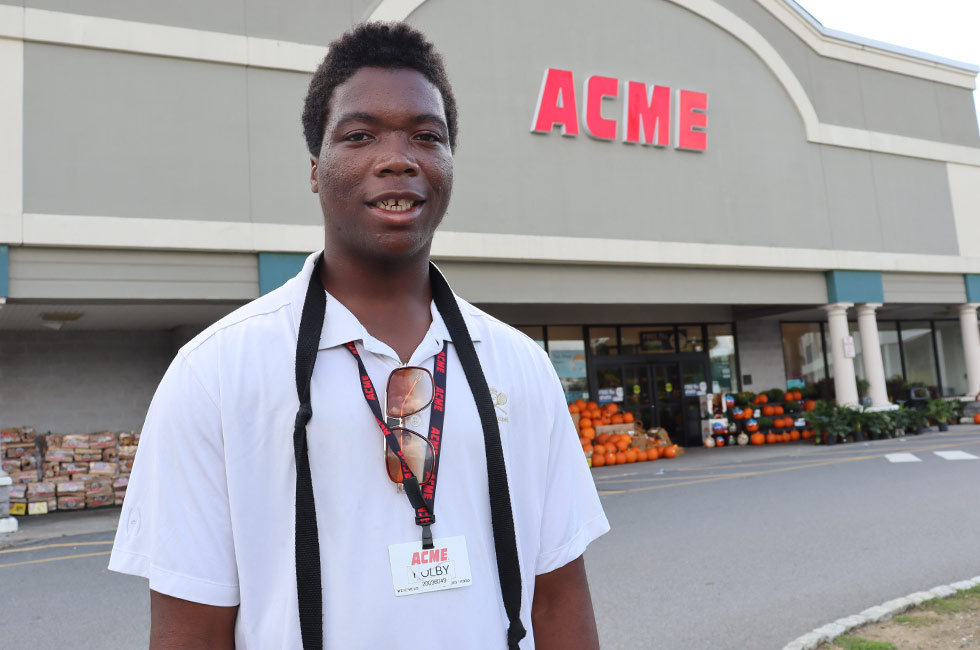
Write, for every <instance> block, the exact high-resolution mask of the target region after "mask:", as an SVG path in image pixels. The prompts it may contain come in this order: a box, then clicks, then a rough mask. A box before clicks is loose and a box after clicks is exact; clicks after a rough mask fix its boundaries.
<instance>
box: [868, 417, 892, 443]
mask: <svg viewBox="0 0 980 650" xmlns="http://www.w3.org/2000/svg"><path fill="white" fill-rule="evenodd" d="M861 416H862V419H863V420H864V430H865V432H866V433H867V434H868V437H869V438H870V439H871V440H881V439H882V438H889V437H891V434H892V433H893V432H894V431H895V423H894V421H893V420H892V416H891V413H890V412H888V411H865V412H864V413H862V414H861Z"/></svg>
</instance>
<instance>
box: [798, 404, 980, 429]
mask: <svg viewBox="0 0 980 650" xmlns="http://www.w3.org/2000/svg"><path fill="white" fill-rule="evenodd" d="M815 408H817V403H816V402H815V401H814V400H812V399H808V400H807V401H805V402H803V410H804V411H812V410H813V409H815ZM978 424H980V423H978Z"/></svg>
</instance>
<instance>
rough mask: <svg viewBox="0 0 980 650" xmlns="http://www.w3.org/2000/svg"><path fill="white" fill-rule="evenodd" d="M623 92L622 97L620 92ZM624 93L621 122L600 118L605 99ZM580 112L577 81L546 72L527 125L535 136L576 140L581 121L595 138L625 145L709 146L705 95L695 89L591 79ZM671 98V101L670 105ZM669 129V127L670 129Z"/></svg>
mask: <svg viewBox="0 0 980 650" xmlns="http://www.w3.org/2000/svg"><path fill="white" fill-rule="evenodd" d="M620 91H622V93H621V92H620ZM620 94H622V95H623V118H622V124H620V123H618V122H617V121H616V120H615V119H614V118H609V117H604V116H603V114H602V107H603V104H604V103H605V102H606V100H614V99H617V98H618V97H619V96H620ZM582 97H583V99H584V111H582V113H581V114H580V112H579V110H578V103H577V102H576V99H575V79H574V77H573V76H572V73H571V71H570V70H559V69H557V68H547V69H545V71H544V78H543V79H542V81H541V91H540V93H538V103H537V105H536V106H535V108H534V119H533V121H532V123H531V131H532V132H533V133H551V132H552V131H553V130H554V129H555V127H556V126H557V127H558V128H559V129H560V131H561V134H562V135H565V136H575V135H578V132H579V122H580V118H581V124H582V128H583V130H584V131H585V132H586V133H587V134H588V135H590V136H592V137H593V138H595V139H597V140H616V139H617V137H618V138H621V139H622V141H623V142H624V143H626V144H641V145H650V146H655V147H669V146H671V145H673V147H674V148H675V149H685V150H687V151H705V150H706V149H707V148H708V133H707V127H708V95H707V94H706V93H701V92H695V91H693V90H680V89H678V90H674V91H671V89H670V88H669V87H667V86H654V85H648V84H645V83H641V82H639V81H625V82H623V83H622V84H620V81H619V79H616V78H615V77H602V76H598V75H592V76H590V77H588V78H586V80H585V84H584V85H583V91H582ZM672 99H673V101H671V100H672ZM671 127H673V128H671Z"/></svg>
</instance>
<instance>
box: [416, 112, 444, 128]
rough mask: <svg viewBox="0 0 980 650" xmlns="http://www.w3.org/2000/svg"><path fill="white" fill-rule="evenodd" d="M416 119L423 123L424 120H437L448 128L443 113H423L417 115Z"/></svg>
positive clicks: (417, 121)
mask: <svg viewBox="0 0 980 650" xmlns="http://www.w3.org/2000/svg"><path fill="white" fill-rule="evenodd" d="M415 121H416V123H418V124H421V123H422V122H437V123H438V124H439V125H440V126H442V127H443V128H448V127H447V126H446V119H445V118H444V117H442V116H441V115H435V114H433V113H422V114H421V115H416V116H415Z"/></svg>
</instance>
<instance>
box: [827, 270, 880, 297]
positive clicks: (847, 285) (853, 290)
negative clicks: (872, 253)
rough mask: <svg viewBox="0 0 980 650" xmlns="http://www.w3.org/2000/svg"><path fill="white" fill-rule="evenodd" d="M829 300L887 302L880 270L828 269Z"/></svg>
mask: <svg viewBox="0 0 980 650" xmlns="http://www.w3.org/2000/svg"><path fill="white" fill-rule="evenodd" d="M827 302H885V290H884V288H883V285H882V283H881V273H880V272H878V271H827Z"/></svg>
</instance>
